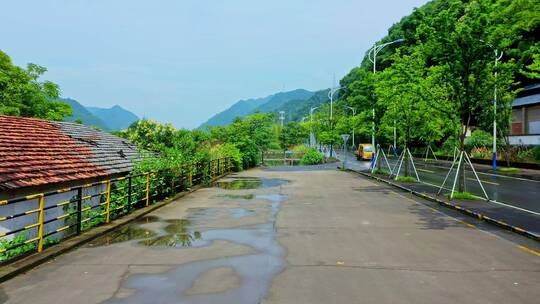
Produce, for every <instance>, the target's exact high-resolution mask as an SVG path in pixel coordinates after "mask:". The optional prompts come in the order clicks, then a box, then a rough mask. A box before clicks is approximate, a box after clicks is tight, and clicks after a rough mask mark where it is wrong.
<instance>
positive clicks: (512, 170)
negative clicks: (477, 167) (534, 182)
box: [497, 167, 520, 173]
mask: <svg viewBox="0 0 540 304" xmlns="http://www.w3.org/2000/svg"><path fill="white" fill-rule="evenodd" d="M519 171H520V170H519V169H518V168H514V167H500V168H497V172H502V173H517V172H519Z"/></svg>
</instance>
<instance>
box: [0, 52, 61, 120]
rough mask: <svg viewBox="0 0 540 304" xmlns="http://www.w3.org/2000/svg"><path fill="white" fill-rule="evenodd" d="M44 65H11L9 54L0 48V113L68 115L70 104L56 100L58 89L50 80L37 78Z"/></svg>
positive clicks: (44, 115) (46, 115)
mask: <svg viewBox="0 0 540 304" xmlns="http://www.w3.org/2000/svg"><path fill="white" fill-rule="evenodd" d="M46 71H47V69H46V68H44V67H42V66H39V65H36V64H32V63H30V64H28V66H27V68H26V69H23V68H20V67H18V66H15V65H14V64H13V62H12V61H11V58H9V56H8V55H7V54H6V53H4V52H2V51H0V115H13V116H24V117H36V118H43V119H47V120H63V119H64V117H65V116H68V115H71V107H70V106H69V105H67V104H65V103H63V102H60V101H56V100H55V99H56V98H58V96H59V93H60V89H59V87H58V85H56V84H55V83H53V82H50V81H43V82H40V81H38V79H39V78H40V77H41V76H42V75H43V74H44V73H45V72H46Z"/></svg>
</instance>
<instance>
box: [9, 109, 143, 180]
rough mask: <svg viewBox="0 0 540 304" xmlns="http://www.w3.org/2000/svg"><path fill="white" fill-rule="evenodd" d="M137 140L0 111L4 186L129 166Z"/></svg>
mask: <svg viewBox="0 0 540 304" xmlns="http://www.w3.org/2000/svg"><path fill="white" fill-rule="evenodd" d="M137 160H138V153H137V149H136V147H135V146H134V145H132V144H130V143H128V142H127V141H126V140H124V139H121V138H119V137H117V136H114V135H112V134H109V133H107V132H103V131H100V130H96V129H93V128H91V127H87V126H84V125H79V124H75V123H66V122H49V121H45V120H40V119H33V118H23V117H13V116H3V115H0V189H2V188H3V189H14V188H20V187H30V186H39V185H45V184H53V183H60V182H67V181H75V180H79V179H87V178H93V177H102V176H108V175H111V174H115V173H124V172H129V171H130V170H132V169H133V165H132V161H137Z"/></svg>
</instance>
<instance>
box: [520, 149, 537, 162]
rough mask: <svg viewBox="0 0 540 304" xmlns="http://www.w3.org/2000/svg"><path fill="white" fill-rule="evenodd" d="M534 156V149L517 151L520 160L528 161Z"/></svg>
mask: <svg viewBox="0 0 540 304" xmlns="http://www.w3.org/2000/svg"><path fill="white" fill-rule="evenodd" d="M533 158H534V154H533V149H524V150H520V151H518V153H517V159H518V161H523V162H526V161H528V160H532V159H533Z"/></svg>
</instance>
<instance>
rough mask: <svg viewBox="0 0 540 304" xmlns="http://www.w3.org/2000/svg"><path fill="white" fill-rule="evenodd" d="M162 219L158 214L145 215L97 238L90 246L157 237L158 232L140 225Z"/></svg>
mask: <svg viewBox="0 0 540 304" xmlns="http://www.w3.org/2000/svg"><path fill="white" fill-rule="evenodd" d="M159 220H160V218H159V217H157V216H145V217H142V218H140V219H138V220H135V221H134V222H133V223H131V224H129V225H127V226H124V227H121V228H120V229H118V230H115V231H113V232H111V233H108V234H106V235H104V236H102V237H99V238H97V239H95V240H94V241H92V242H90V243H88V245H87V246H88V247H98V246H107V245H112V244H116V243H123V242H128V241H132V240H142V239H146V238H152V237H156V236H157V235H158V233H156V232H154V231H152V230H150V229H145V228H142V227H140V225H144V224H148V223H155V222H158V221H159Z"/></svg>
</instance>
